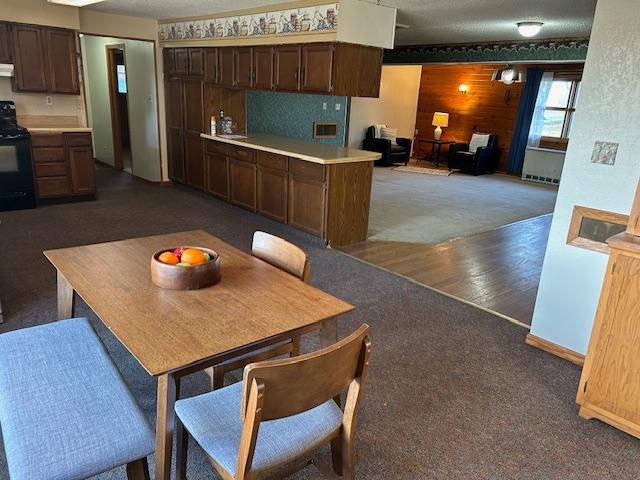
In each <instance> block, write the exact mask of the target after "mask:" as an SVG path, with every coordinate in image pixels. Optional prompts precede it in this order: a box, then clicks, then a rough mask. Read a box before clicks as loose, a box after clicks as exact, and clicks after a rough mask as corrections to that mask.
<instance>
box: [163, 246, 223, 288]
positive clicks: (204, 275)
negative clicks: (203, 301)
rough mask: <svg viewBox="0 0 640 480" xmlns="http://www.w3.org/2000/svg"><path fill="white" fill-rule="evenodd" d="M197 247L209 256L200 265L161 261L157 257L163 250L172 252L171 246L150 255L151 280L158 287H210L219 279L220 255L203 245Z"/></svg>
mask: <svg viewBox="0 0 640 480" xmlns="http://www.w3.org/2000/svg"><path fill="white" fill-rule="evenodd" d="M185 248H197V249H198V250H202V251H203V252H206V253H208V254H209V256H210V257H211V260H209V261H208V262H206V263H203V264H200V265H190V266H185V265H169V264H167V263H162V262H161V261H160V260H158V257H159V256H160V255H161V254H162V253H164V252H172V251H173V250H174V249H173V248H164V249H162V250H159V251H157V252H156V253H154V254H153V256H152V257H151V281H152V282H153V283H154V284H155V285H156V286H158V287H160V288H166V289H169V290H198V289H200V288H205V287H210V286H211V285H215V284H216V283H218V282H219V281H220V255H219V254H218V252H216V251H215V250H211V249H210V248H204V247H185Z"/></svg>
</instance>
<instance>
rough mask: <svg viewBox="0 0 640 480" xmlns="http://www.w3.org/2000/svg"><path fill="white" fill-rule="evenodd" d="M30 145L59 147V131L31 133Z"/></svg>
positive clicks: (60, 143) (60, 141)
mask: <svg viewBox="0 0 640 480" xmlns="http://www.w3.org/2000/svg"><path fill="white" fill-rule="evenodd" d="M31 146H33V147H61V146H62V134H61V133H37V134H33V135H31Z"/></svg>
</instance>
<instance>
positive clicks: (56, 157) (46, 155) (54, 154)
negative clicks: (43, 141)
mask: <svg viewBox="0 0 640 480" xmlns="http://www.w3.org/2000/svg"><path fill="white" fill-rule="evenodd" d="M33 161H34V162H36V163H56V162H64V148H62V147H60V148H34V149H33Z"/></svg>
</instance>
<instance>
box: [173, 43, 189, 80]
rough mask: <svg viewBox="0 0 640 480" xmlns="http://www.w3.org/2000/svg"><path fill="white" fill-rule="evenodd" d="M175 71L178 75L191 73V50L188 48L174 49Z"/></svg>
mask: <svg viewBox="0 0 640 480" xmlns="http://www.w3.org/2000/svg"><path fill="white" fill-rule="evenodd" d="M173 51H174V55H175V69H176V74H177V75H187V74H188V73H189V50H187V49H186V48H174V49H173Z"/></svg>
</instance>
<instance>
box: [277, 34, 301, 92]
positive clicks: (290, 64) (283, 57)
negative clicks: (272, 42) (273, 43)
mask: <svg viewBox="0 0 640 480" xmlns="http://www.w3.org/2000/svg"><path fill="white" fill-rule="evenodd" d="M275 56H276V61H275V65H276V66H275V77H276V80H275V83H276V90H285V91H298V90H300V47H299V46H296V45H282V46H279V47H276V50H275Z"/></svg>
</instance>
